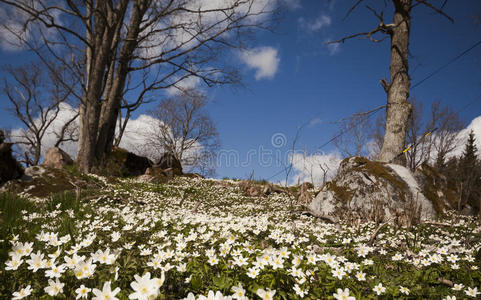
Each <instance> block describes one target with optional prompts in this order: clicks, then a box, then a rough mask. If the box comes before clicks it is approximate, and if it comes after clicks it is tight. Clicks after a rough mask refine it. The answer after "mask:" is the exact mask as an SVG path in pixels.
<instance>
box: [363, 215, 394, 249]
mask: <svg viewBox="0 0 481 300" xmlns="http://www.w3.org/2000/svg"><path fill="white" fill-rule="evenodd" d="M388 223H389V221H387V222H384V223H382V224H380V225H379V226H378V227H377V228H376V230H375V231H374V233H373V234H372V236H371V238H370V239H369V242H368V243H367V244H368V245H372V244H373V243H374V240H375V239H376V237H377V235H378V234H379V231H380V230H381V228H383V227H384V226H385V225H386V224H388Z"/></svg>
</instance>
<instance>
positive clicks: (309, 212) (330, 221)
mask: <svg viewBox="0 0 481 300" xmlns="http://www.w3.org/2000/svg"><path fill="white" fill-rule="evenodd" d="M302 214H308V215H311V216H313V217H316V218H319V219H322V220H324V221H328V222H329V223H333V224H338V223H339V220H338V219H337V218H336V217H331V216H327V215H324V214H318V213H315V212H313V211H311V210H308V211H307V210H306V211H302V212H301V215H302Z"/></svg>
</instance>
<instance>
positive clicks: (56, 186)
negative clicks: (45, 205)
mask: <svg viewBox="0 0 481 300" xmlns="http://www.w3.org/2000/svg"><path fill="white" fill-rule="evenodd" d="M75 185H78V186H81V187H86V186H87V185H88V182H87V181H86V180H84V179H82V178H79V177H77V176H75V175H73V174H72V173H70V172H68V171H67V170H65V169H57V168H51V167H44V166H33V167H30V168H27V169H26V170H25V176H24V177H23V178H22V179H17V180H12V181H10V182H8V183H7V184H6V185H5V186H4V187H3V188H2V189H3V190H4V191H10V192H14V193H26V194H29V195H32V196H34V197H39V198H44V197H48V196H50V195H52V194H58V193H61V192H64V191H73V190H75V188H76V187H75Z"/></svg>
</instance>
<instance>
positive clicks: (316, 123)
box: [307, 117, 322, 127]
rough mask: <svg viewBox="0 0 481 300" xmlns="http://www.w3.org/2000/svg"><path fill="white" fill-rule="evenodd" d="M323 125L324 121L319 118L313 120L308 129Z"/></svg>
mask: <svg viewBox="0 0 481 300" xmlns="http://www.w3.org/2000/svg"><path fill="white" fill-rule="evenodd" d="M321 123H322V119H321V118H319V117H316V118H312V119H311V120H310V121H309V123H308V124H307V127H314V126H316V125H319V124H321Z"/></svg>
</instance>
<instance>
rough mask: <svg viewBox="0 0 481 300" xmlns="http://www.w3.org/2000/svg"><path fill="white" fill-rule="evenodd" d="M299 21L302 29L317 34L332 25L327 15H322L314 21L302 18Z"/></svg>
mask: <svg viewBox="0 0 481 300" xmlns="http://www.w3.org/2000/svg"><path fill="white" fill-rule="evenodd" d="M297 21H298V23H299V26H300V27H301V28H302V29H304V30H307V31H310V32H316V31H319V30H321V29H322V28H324V27H328V26H329V25H331V17H329V16H328V15H326V14H321V15H319V16H318V17H317V18H315V19H313V20H306V19H305V18H303V17H301V18H299V19H298V20H297Z"/></svg>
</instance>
